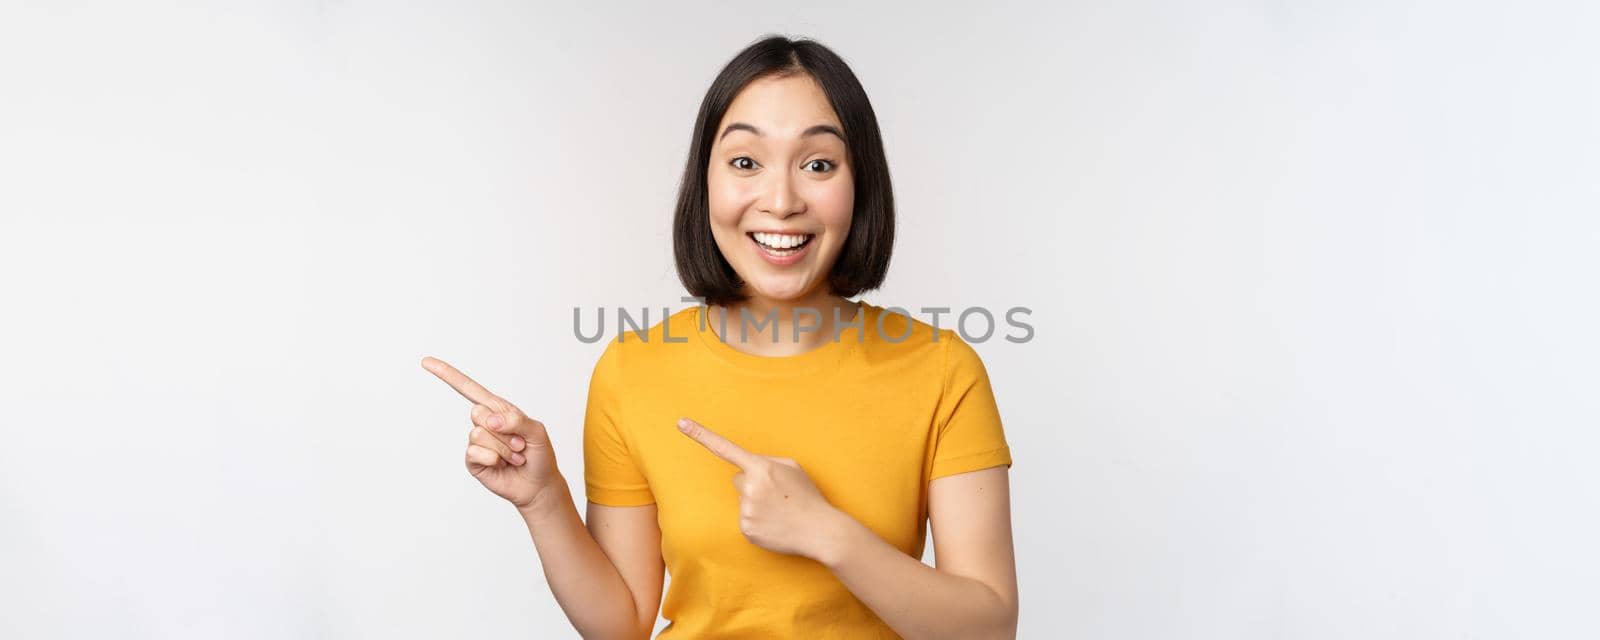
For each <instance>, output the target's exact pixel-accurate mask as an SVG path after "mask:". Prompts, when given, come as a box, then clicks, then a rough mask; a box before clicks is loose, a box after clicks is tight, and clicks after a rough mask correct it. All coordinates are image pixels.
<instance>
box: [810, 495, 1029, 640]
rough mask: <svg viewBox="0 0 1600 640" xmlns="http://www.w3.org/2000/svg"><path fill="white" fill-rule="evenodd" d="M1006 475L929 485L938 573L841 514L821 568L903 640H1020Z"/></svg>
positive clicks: (930, 512) (929, 502)
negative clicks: (954, 639)
mask: <svg viewBox="0 0 1600 640" xmlns="http://www.w3.org/2000/svg"><path fill="white" fill-rule="evenodd" d="M1008 471H1009V470H1008V469H1007V468H1005V467H991V468H988V469H982V470H979V471H972V472H968V473H960V474H955V475H950V476H945V477H941V478H936V479H934V480H933V482H931V483H929V485H928V492H929V495H928V515H929V517H930V519H931V521H932V524H933V544H934V559H935V562H936V564H937V565H938V568H934V567H930V566H928V565H926V564H923V563H922V562H921V561H920V560H918V559H916V558H913V557H911V556H908V555H906V554H905V553H904V552H902V551H901V550H900V549H898V548H895V547H894V546H893V545H890V544H889V543H888V542H885V541H884V540H883V539H882V538H880V537H878V536H877V534H874V533H873V532H872V530H870V529H868V528H867V527H866V526H864V525H862V524H861V523H860V522H858V521H856V520H855V519H854V518H851V517H850V516H849V515H847V514H845V513H844V512H842V511H836V512H835V514H836V515H835V516H834V517H835V518H836V521H835V523H834V524H835V525H836V526H834V527H832V528H830V530H831V531H834V532H836V533H835V535H834V536H831V537H830V539H829V540H828V543H827V544H826V545H824V547H823V550H822V551H821V552H819V554H818V556H819V557H818V558H817V560H818V561H819V562H821V563H822V564H823V565H824V566H827V567H828V569H829V570H831V571H832V572H833V573H834V575H835V576H838V578H839V580H840V581H841V582H843V583H844V585H845V587H847V588H849V589H850V592H851V593H853V594H855V596H856V598H858V599H860V600H861V602H862V603H864V604H866V605H867V607H869V608H871V609H872V611H873V612H874V613H876V614H878V617H879V618H882V619H883V621H884V622H885V623H887V624H888V625H889V626H890V628H893V629H894V630H895V632H896V633H899V634H900V635H901V636H904V637H906V638H1015V637H1016V634H1017V573H1016V560H1015V556H1014V552H1013V549H1012V541H1011V497H1010V491H1011V488H1010V478H1009V476H1008Z"/></svg>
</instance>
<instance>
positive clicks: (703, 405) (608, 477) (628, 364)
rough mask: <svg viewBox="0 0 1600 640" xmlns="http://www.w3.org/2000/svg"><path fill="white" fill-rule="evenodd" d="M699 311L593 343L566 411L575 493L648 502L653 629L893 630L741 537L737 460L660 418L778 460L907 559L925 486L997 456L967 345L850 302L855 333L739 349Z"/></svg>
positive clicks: (816, 570) (686, 633)
mask: <svg viewBox="0 0 1600 640" xmlns="http://www.w3.org/2000/svg"><path fill="white" fill-rule="evenodd" d="M701 313H702V310H701V308H700V307H688V308H685V309H683V310H681V311H678V312H676V313H674V314H673V315H672V316H670V317H669V318H667V319H666V320H664V321H663V322H661V323H658V324H656V325H655V326H653V327H651V328H650V329H649V331H648V334H647V335H646V336H645V339H641V336H639V335H638V334H637V333H633V332H626V333H623V334H621V336H620V341H619V340H618V339H613V340H611V341H609V343H608V344H607V346H606V349H605V352H604V353H602V354H601V356H600V359H599V361H598V362H596V364H595V367H594V373H593V377H592V378H591V381H590V385H589V396H588V408H587V413H586V416H585V419H584V429H583V460H584V469H583V475H584V483H585V486H586V490H587V494H588V496H587V497H588V500H589V501H590V502H593V503H595V504H601V505H610V506H637V505H646V504H650V503H652V502H654V503H655V504H656V506H657V522H658V523H659V524H660V527H661V555H662V559H663V560H664V561H665V564H666V568H667V572H668V575H669V576H670V579H669V581H668V585H667V591H666V595H665V598H664V599H663V602H662V611H661V615H662V617H664V618H666V619H667V620H669V621H670V624H669V625H668V626H667V628H666V629H665V630H663V631H662V632H661V634H660V635H659V636H657V637H658V638H817V639H824V638H895V637H898V636H896V635H895V633H894V632H893V631H892V630H891V629H890V628H889V627H888V625H886V624H884V623H883V621H882V620H880V619H879V618H878V616H877V615H876V614H874V613H873V612H872V610H871V609H869V608H867V606H866V605H864V604H862V603H861V601H860V600H857V599H856V598H855V596H854V595H852V594H851V593H850V591H849V590H848V589H846V588H845V586H844V584H843V583H841V582H839V579H838V578H837V577H835V576H834V575H833V573H832V572H830V571H828V569H827V568H826V567H824V566H822V565H821V564H819V563H817V562H815V561H812V560H810V559H807V558H802V557H800V556H791V555H784V554H779V553H775V552H772V551H768V550H766V549H762V548H761V547H758V546H756V545H755V544H753V543H751V542H750V541H749V540H747V539H745V537H744V535H743V534H742V533H740V532H739V494H738V491H737V490H736V489H735V488H734V486H733V480H732V478H733V475H734V474H735V473H737V472H738V469H737V468H736V467H734V466H733V465H731V464H729V463H727V462H725V461H723V460H721V459H720V458H717V457H716V456H715V455H713V454H712V453H711V452H710V451H707V450H706V449H705V448H704V447H702V446H700V445H699V444H698V443H696V442H695V441H693V440H691V439H689V438H687V437H685V436H684V435H683V434H682V433H680V432H679V431H678V429H677V427H676V423H677V420H678V418H680V417H684V416H687V417H690V418H693V419H694V420H696V421H698V422H700V423H701V424H704V425H705V426H706V427H708V428H710V429H711V430H713V431H716V432H717V433H720V434H722V435H723V436H725V437H727V438H728V439H729V440H732V441H733V442H734V443H736V444H738V445H740V446H742V447H744V448H745V449H747V450H749V451H751V452H753V453H758V454H762V455H769V456H783V457H789V458H793V459H794V460H795V461H796V462H798V463H799V464H800V467H801V468H802V469H804V470H805V471H806V473H807V474H808V475H809V476H810V477H811V479H812V481H813V482H815V483H816V485H817V487H818V488H819V489H821V490H822V495H823V496H824V497H826V498H827V499H828V501H829V502H830V503H832V504H833V505H834V506H835V507H837V508H839V509H840V510H842V511H844V512H845V513H847V514H849V515H850V516H851V517H854V518H855V519H856V520H859V521H860V522H861V523H862V524H864V525H866V527H867V528H869V529H871V530H872V531H873V532H875V533H877V535H878V536H880V537H882V538H883V539H884V540H886V541H888V542H889V543H890V544H892V545H894V546H895V547H897V548H899V549H900V550H901V551H904V552H905V553H906V554H907V555H910V556H911V557H914V558H920V557H922V551H923V541H924V535H925V531H926V529H925V525H926V523H927V511H928V482H929V481H930V480H932V479H934V478H938V477H941V476H946V475H951V474H957V473H963V472H967V471H975V470H978V469H984V468H988V467H994V466H999V465H1005V466H1007V467H1009V466H1010V465H1011V451H1010V448H1009V447H1007V445H1006V440H1005V435H1004V433H1003V432H1002V429H1001V424H1000V413H999V410H998V408H997V407H996V405H995V400H994V394H993V392H992V390H991V389H990V386H989V378H988V374H987V372H986V371H985V370H984V366H983V362H982V361H981V360H980V359H979V357H978V354H977V352H976V351H974V350H973V348H972V346H971V345H969V344H967V343H966V342H965V341H963V340H961V338H960V336H959V335H958V334H956V333H955V332H954V331H951V330H950V329H943V328H941V329H940V330H939V331H938V339H937V340H935V339H934V331H933V327H932V325H929V324H927V323H925V322H922V321H921V320H917V319H915V318H911V317H908V316H906V315H902V314H898V313H893V312H888V311H885V310H884V309H883V308H880V307H877V306H874V305H872V304H869V303H866V302H864V301H862V302H861V309H860V311H859V312H858V314H857V315H859V316H861V327H860V328H857V327H856V326H847V327H846V328H845V329H844V330H843V331H842V332H841V333H840V335H839V340H838V341H837V342H833V341H831V340H829V341H826V342H824V344H823V345H822V346H820V347H816V348H813V349H811V350H810V351H806V352H804V353H801V354H798V355H794V356H785V357H768V356H757V355H753V354H748V353H744V352H742V351H739V350H737V349H735V348H734V347H733V345H731V344H727V343H725V342H723V338H719V336H725V337H726V339H727V340H728V341H729V342H733V341H737V340H738V339H739V328H738V318H737V317H732V318H729V319H728V327H727V331H726V333H723V329H722V327H721V326H720V325H716V326H712V325H713V324H715V323H707V324H708V326H706V327H704V328H702V327H701V326H700V325H701V321H700V316H701ZM880 318H882V325H881V326H882V331H879V330H878V326H879V324H878V323H879V319H880ZM908 324H909V327H908ZM755 332H756V330H755V328H754V327H753V326H752V328H751V336H752V339H754V335H755ZM770 333H771V332H770V330H769V331H768V333H767V339H770V337H771V336H770ZM902 335H904V336H906V337H905V339H903V340H900V339H899V338H900V336H902ZM667 340H671V341H670V342H668V341H667Z"/></svg>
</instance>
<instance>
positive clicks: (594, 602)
mask: <svg viewBox="0 0 1600 640" xmlns="http://www.w3.org/2000/svg"><path fill="white" fill-rule="evenodd" d="M557 477H558V478H559V476H557ZM547 493H550V494H552V495H549V496H541V497H540V498H539V499H538V500H536V501H535V502H534V503H533V504H532V505H530V507H528V508H519V509H517V511H518V512H519V513H521V514H522V519H523V521H524V522H526V523H527V525H528V533H529V534H530V535H532V536H533V546H534V548H535V549H537V550H538V552H539V561H540V563H541V564H543V565H544V577H545V581H546V582H548V583H549V584H550V591H551V592H552V593H554V594H555V597H556V602H557V603H558V604H560V605H561V610H562V611H563V612H565V613H566V614H567V619H568V620H571V621H572V626H573V628H575V629H577V630H578V633H579V634H580V635H582V636H583V637H584V638H594V639H599V638H629V639H631V638H645V639H648V638H649V637H650V633H651V632H652V631H654V629H655V624H656V613H657V611H659V610H660V608H661V583H662V570H663V567H662V560H661V530H660V528H659V526H658V525H657V524H656V506H655V505H653V504H649V505H644V506H640V507H608V506H604V505H598V504H595V503H593V502H589V503H587V504H588V516H589V523H588V525H587V528H585V525H584V523H583V521H581V520H579V519H578V510H577V508H576V507H575V506H574V503H573V500H572V492H571V491H570V490H568V488H567V483H566V482H564V481H557V482H555V483H554V484H553V485H552V486H551V487H549V490H548V491H547ZM546 498H548V500H547V499H546Z"/></svg>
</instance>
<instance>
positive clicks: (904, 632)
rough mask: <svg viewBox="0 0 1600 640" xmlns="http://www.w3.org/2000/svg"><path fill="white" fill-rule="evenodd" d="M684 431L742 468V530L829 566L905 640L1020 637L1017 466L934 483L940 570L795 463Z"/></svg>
mask: <svg viewBox="0 0 1600 640" xmlns="http://www.w3.org/2000/svg"><path fill="white" fill-rule="evenodd" d="M678 429H679V430H681V431H683V433H684V434H685V435H687V436H689V437H690V438H692V439H694V440H695V441H697V442H699V443H700V444H702V445H704V446H705V447H706V448H707V449H709V450H710V451H711V452H712V453H714V454H716V455H717V457H719V458H722V459H723V460H726V461H728V462H730V463H732V464H733V465H734V466H736V467H739V473H736V474H734V475H733V485H734V487H735V488H737V489H738V491H739V532H740V533H743V534H744V536H745V538H746V539H748V540H750V542H752V543H754V544H756V545H757V546H759V547H761V548H763V549H767V550H769V551H775V552H778V553H787V554H792V555H798V556H803V557H807V558H811V559H812V560H816V561H817V562H820V563H822V565H823V566H826V567H828V569H829V570H831V571H832V572H833V574H834V575H835V576H838V578H839V581H840V582H843V583H844V585H845V587H846V588H848V589H849V590H850V592H851V593H852V594H855V596H856V598H857V599H859V600H861V602H862V603H863V604H865V605H867V607H868V608H870V609H872V612H873V613H876V614H878V617H879V618H881V619H883V621H884V622H885V623H887V624H888V625H889V627H890V628H892V629H894V631H895V633H898V634H900V635H901V636H902V637H905V638H913V639H922V638H963V639H965V638H1015V637H1016V635H1017V566H1016V560H1015V558H1014V553H1013V550H1012V543H1011V483H1010V475H1009V472H1010V469H1009V468H1007V467H1003V466H996V467H990V468H987V469H980V470H977V471H969V472H967V473H957V474H952V475H948V476H942V477H939V478H935V479H934V480H933V481H932V482H929V483H928V516H929V518H930V519H931V521H932V523H933V549H934V556H935V557H934V560H935V561H936V563H937V564H938V568H934V567H930V566H928V565H925V564H923V563H922V561H921V560H919V559H917V558H913V557H911V556H909V555H906V554H905V553H903V552H901V551H900V549H898V548H896V547H895V546H894V545H891V544H889V543H888V542H886V541H884V540H883V538H880V537H878V535H877V534H875V533H873V532H872V530H871V529H868V528H867V527H866V525H863V524H861V523H860V522H859V521H857V520H856V519H855V518H852V517H850V515H849V514H847V513H845V512H843V511H840V510H839V509H838V508H837V507H835V506H833V505H832V504H830V503H829V502H828V501H827V499H826V498H824V497H823V496H822V493H821V492H820V491H818V490H817V486H816V484H814V483H813V482H812V481H811V477H810V476H808V475H806V472H805V471H804V470H803V469H801V468H800V464H799V463H797V462H795V461H794V459H792V458H781V457H773V456H764V455H758V454H754V453H751V452H749V451H746V450H745V449H744V448H743V447H740V446H739V445H737V444H734V443H733V442H731V441H729V440H728V439H727V438H724V437H722V436H721V435H719V434H717V433H716V432H713V431H712V430H710V429H707V428H706V427H705V426H704V425H701V424H700V423H698V422H695V421H693V420H690V419H688V418H684V419H682V420H679V421H678Z"/></svg>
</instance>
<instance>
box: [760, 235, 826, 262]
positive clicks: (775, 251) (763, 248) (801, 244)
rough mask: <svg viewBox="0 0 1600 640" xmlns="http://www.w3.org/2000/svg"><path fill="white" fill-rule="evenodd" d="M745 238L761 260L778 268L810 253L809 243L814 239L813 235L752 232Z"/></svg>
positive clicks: (797, 260)
mask: <svg viewBox="0 0 1600 640" xmlns="http://www.w3.org/2000/svg"><path fill="white" fill-rule="evenodd" d="M745 236H746V237H748V238H750V244H751V245H752V246H753V247H755V252H756V253H757V254H759V255H760V256H761V258H762V259H763V260H766V261H767V262H768V263H770V264H773V265H776V266H780V267H782V266H788V265H791V264H794V263H796V262H799V261H800V260H801V259H802V258H804V257H805V255H806V254H807V253H810V251H811V241H812V240H814V239H816V234H813V233H775V232H765V231H752V232H749V233H747V234H745Z"/></svg>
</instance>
